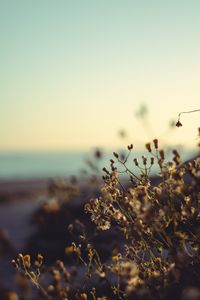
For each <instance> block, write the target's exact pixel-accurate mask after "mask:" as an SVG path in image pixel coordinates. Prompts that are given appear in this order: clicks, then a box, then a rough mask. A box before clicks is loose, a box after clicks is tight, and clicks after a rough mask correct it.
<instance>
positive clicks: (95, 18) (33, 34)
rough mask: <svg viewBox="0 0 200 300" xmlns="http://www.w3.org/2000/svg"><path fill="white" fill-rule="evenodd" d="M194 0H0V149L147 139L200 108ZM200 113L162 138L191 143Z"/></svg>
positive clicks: (199, 23)
mask: <svg viewBox="0 0 200 300" xmlns="http://www.w3.org/2000/svg"><path fill="white" fill-rule="evenodd" d="M199 15H200V1H199V0H196V1H195V0H188V1H184V0H173V1H169V0H168V1H164V0H163V1H162V0H152V1H150V0H140V1H134V0H130V1H129V0H99V1H98V0H90V1H89V0H79V1H78V0H77V1H76V0H73V1H72V0H71V1H68V0H63V1H61V0H57V1H51V0H48V1H47V0H34V1H29V0H24V1H22V0H17V1H16V0H12V1H10V0H5V1H3V0H0V28H1V29H0V41H1V47H0V70H1V71H0V82H1V85H0V86H1V88H0V103H1V104H0V135H1V139H0V150H2V151H7V150H9V151H10V150H12V151H15V150H23V151H24V150H46V149H49V150H54V149H86V148H91V147H94V146H102V147H108V148H114V147H118V146H119V145H122V143H123V142H122V141H121V140H119V138H118V136H117V131H118V130H119V129H120V128H125V129H127V130H128V132H129V133H130V137H129V140H127V142H133V143H136V144H137V143H138V145H139V141H141V142H147V141H148V139H149V136H148V135H147V133H146V132H145V130H144V129H143V127H142V125H141V124H140V123H139V120H137V119H136V118H134V111H136V110H138V108H139V106H140V104H141V103H146V105H147V106H148V108H149V122H150V124H151V127H152V131H153V136H152V138H154V137H155V136H156V137H161V138H163V132H165V131H166V128H167V126H168V123H169V120H171V119H176V117H177V114H178V113H179V112H180V111H184V110H191V109H197V108H200V18H199ZM199 119H200V114H199V113H196V114H192V115H184V116H183V118H182V120H183V123H184V126H183V127H182V128H179V129H175V130H174V132H173V133H172V134H170V135H169V136H167V137H166V140H167V141H168V142H171V143H184V144H185V145H187V146H193V145H194V144H195V142H196V140H195V137H196V132H197V127H198V126H199Z"/></svg>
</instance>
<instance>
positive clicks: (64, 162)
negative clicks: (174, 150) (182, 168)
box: [0, 150, 195, 179]
mask: <svg viewBox="0 0 200 300" xmlns="http://www.w3.org/2000/svg"><path fill="white" fill-rule="evenodd" d="M142 154H145V155H147V156H148V153H147V152H146V151H143V152H139V151H138V152H134V151H133V154H132V156H131V157H130V158H129V162H128V165H129V167H131V168H132V169H133V168H134V165H133V157H137V158H139V157H141V155H142ZM194 155H195V151H193V150H190V151H182V157H183V159H184V160H186V159H189V158H192V157H193V156H194ZM110 158H113V159H114V157H113V154H112V151H107V152H103V156H102V158H101V159H98V160H96V161H97V166H98V168H99V170H101V169H102V168H103V167H105V166H106V167H109V164H110V163H109V159H110ZM168 158H169V159H170V155H168V157H167V159H168ZM88 159H90V160H92V161H94V151H90V152H89V151H88V152H83V151H80V152H76V151H75V152H29V153H0V178H1V179H24V178H30V179H31V178H47V177H48V178H49V177H50V178H51V177H57V176H58V177H68V176H71V175H75V176H78V175H81V174H82V173H83V172H85V171H87V172H88V173H92V172H91V169H90V168H89V167H88V165H87V163H86V161H87V160H88ZM119 167H120V166H119ZM102 174H103V173H102Z"/></svg>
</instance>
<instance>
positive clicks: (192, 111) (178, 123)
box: [176, 109, 200, 127]
mask: <svg viewBox="0 0 200 300" xmlns="http://www.w3.org/2000/svg"><path fill="white" fill-rule="evenodd" d="M198 111H200V109H195V110H189V111H182V112H180V113H179V114H178V121H177V123H176V126H177V127H180V126H183V124H182V123H181V121H180V117H181V115H182V114H190V113H194V112H198Z"/></svg>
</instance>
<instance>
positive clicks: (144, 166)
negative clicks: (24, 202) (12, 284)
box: [13, 114, 200, 300]
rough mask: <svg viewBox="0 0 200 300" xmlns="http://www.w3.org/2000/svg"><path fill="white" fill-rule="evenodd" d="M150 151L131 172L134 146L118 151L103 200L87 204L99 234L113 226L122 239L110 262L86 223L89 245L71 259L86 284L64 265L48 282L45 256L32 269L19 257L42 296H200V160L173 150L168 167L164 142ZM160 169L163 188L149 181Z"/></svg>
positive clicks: (73, 250) (74, 247)
mask: <svg viewBox="0 0 200 300" xmlns="http://www.w3.org/2000/svg"><path fill="white" fill-rule="evenodd" d="M180 115H181V114H179V120H178V122H180ZM177 126H178V125H177ZM179 126H180V125H179ZM199 137H200V129H199ZM198 146H199V147H200V144H199V145H198ZM146 150H147V151H148V153H149V157H148V158H147V157H146V156H142V158H141V160H138V158H137V157H134V158H133V161H132V168H131V167H129V166H130V164H129V165H128V164H127V162H128V160H129V159H130V157H131V156H130V154H131V153H132V152H133V145H132V144H131V145H129V146H128V147H127V155H126V156H125V157H123V159H122V158H121V157H120V155H119V154H118V153H116V152H114V153H113V158H112V159H111V160H110V166H109V167H107V168H103V171H104V176H103V180H104V184H103V186H102V187H101V189H100V191H101V193H100V196H99V197H93V198H92V199H91V200H90V201H89V202H88V203H86V204H85V212H86V213H87V214H89V216H90V218H91V221H92V222H93V223H94V224H95V225H96V228H97V231H98V232H101V231H103V232H104V233H105V234H106V232H107V231H109V230H113V229H114V230H115V231H117V233H118V235H119V236H121V237H122V239H121V241H122V242H121V243H120V244H119V245H118V247H115V248H113V249H111V252H112V255H111V257H110V259H107V260H106V261H105V260H104V258H103V257H101V255H100V254H99V252H98V249H95V247H94V245H93V243H92V242H91V241H92V240H91V238H89V237H87V234H86V232H87V230H85V229H84V228H82V225H81V224H79V225H80V227H81V230H82V232H83V234H82V241H81V242H80V243H79V244H76V243H72V244H71V246H69V247H67V248H66V249H65V252H66V254H67V255H72V256H73V257H74V259H76V258H78V259H79V262H80V264H79V265H78V266H77V269H76V272H77V273H80V270H81V268H83V269H84V273H83V275H82V280H81V281H79V283H78V281H76V280H75V279H74V278H75V277H74V273H73V272H74V270H72V271H71V270H68V269H66V267H65V266H64V263H63V262H62V261H60V260H59V261H58V262H57V263H56V266H54V267H52V268H51V270H50V274H51V277H52V278H53V279H51V280H50V279H49V277H48V283H47V281H45V280H42V276H41V272H40V269H41V266H42V256H41V255H38V257H37V259H36V261H35V262H34V264H33V265H32V264H31V258H30V256H29V255H23V254H20V255H19V256H18V258H17V259H16V260H13V264H14V265H15V267H16V269H17V270H19V271H20V272H21V273H23V274H24V275H25V276H26V277H28V278H29V279H30V281H31V282H32V283H33V284H34V285H35V286H36V288H37V289H38V290H39V291H40V295H41V296H42V298H44V299H48V300H51V299H54V300H55V299H56V300H57V299H59V300H67V299H70V300H73V299H82V300H87V299H88V300H89V299H92V300H106V299H110V300H114V299H118V300H119V299H120V300H122V299H128V300H130V299H145V300H146V299H181V300H183V299H199V298H198V297H199V295H200V289H199V286H200V271H199V270H200V156H199V155H198V156H197V157H196V158H195V159H193V160H191V161H188V162H182V160H181V157H180V155H179V153H178V151H177V150H173V152H172V160H171V161H170V162H168V161H166V158H165V152H164V150H163V149H160V148H159V141H158V140H157V139H154V140H153V142H152V143H147V144H146ZM199 150H200V148H199ZM199 153H200V152H199ZM119 165H120V168H119V167H118V166H119ZM155 166H156V167H158V168H159V171H158V183H157V184H156V185H155V184H154V182H153V180H152V177H151V176H150V175H151V172H152V170H153V169H154V167H155ZM122 174H125V175H126V176H127V175H128V178H129V182H130V184H129V186H128V187H127V185H124V183H123V182H122V181H121V179H120V176H121V175H122ZM72 227H73V225H71V228H72ZM42 273H43V272H42ZM79 275H80V274H79ZM49 280H50V281H49ZM195 293H196V294H195ZM194 294H195V295H196V298H194V297H193V298H192V295H193V296H194Z"/></svg>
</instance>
